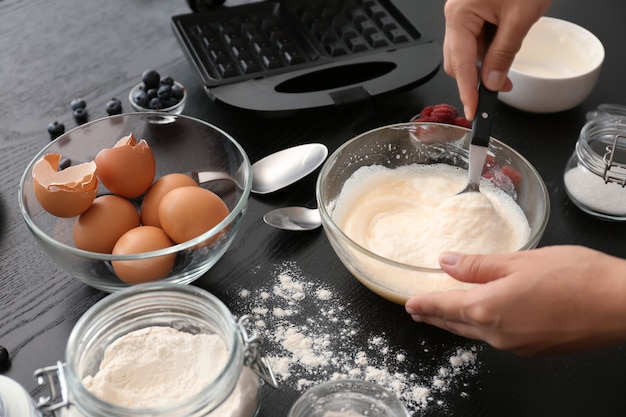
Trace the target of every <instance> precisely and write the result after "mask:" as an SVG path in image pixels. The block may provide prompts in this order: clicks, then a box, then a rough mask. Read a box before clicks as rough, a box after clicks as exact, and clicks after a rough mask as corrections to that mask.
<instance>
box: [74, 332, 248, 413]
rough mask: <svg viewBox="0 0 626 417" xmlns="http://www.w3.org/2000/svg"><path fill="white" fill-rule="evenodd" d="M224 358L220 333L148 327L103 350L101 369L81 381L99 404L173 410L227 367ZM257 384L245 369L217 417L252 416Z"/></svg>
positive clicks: (225, 350) (225, 353) (245, 368)
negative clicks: (188, 331)
mask: <svg viewBox="0 0 626 417" xmlns="http://www.w3.org/2000/svg"><path fill="white" fill-rule="evenodd" d="M228 357H229V349H228V346H227V345H226V343H225V342H224V340H223V339H222V338H221V337H220V336H218V335H214V334H191V333H186V332H182V331H178V330H176V329H173V328H171V327H160V326H153V327H147V328H144V329H140V330H137V331H134V332H131V333H129V334H126V335H124V336H122V337H120V338H119V339H117V340H115V341H114V342H113V343H111V344H110V345H109V346H107V348H106V350H105V353H104V358H103V360H102V362H101V364H100V369H99V371H98V372H97V373H96V374H95V375H93V376H87V377H85V378H84V379H83V385H84V386H85V388H87V390H89V391H90V392H91V393H92V394H94V395H95V396H96V397H98V398H100V399H101V400H103V401H106V402H109V403H111V404H115V405H118V406H121V407H125V408H131V409H145V408H159V407H163V406H171V405H172V404H176V403H180V402H183V401H184V400H185V399H188V398H191V397H192V396H194V395H195V394H197V393H198V392H200V391H201V390H202V389H204V388H205V387H207V386H208V385H209V384H211V383H212V382H213V381H214V380H215V379H216V378H217V377H218V376H219V375H220V373H221V372H222V371H223V370H224V368H225V367H226V366H227V365H228V363H227V362H228ZM258 383H259V382H258V378H257V376H256V375H255V374H254V373H253V372H252V370H250V369H249V368H248V367H243V369H242V373H241V376H240V378H239V382H238V383H237V386H236V387H235V389H234V390H233V392H232V393H231V394H230V396H229V397H228V398H227V399H226V400H225V401H224V402H223V403H222V404H221V405H220V407H218V409H217V410H216V412H217V413H218V414H216V415H228V416H233V417H250V416H252V415H253V414H254V411H255V409H256V403H257V391H258Z"/></svg>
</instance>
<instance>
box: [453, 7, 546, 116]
mask: <svg viewBox="0 0 626 417" xmlns="http://www.w3.org/2000/svg"><path fill="white" fill-rule="evenodd" d="M549 5H550V0H447V1H446V5H445V17H446V32H445V38H444V44H443V57H444V69H445V71H446V73H448V74H449V75H451V76H452V77H453V78H456V80H457V84H458V87H459V94H460V98H461V102H462V103H463V108H464V112H465V117H466V118H467V119H468V120H473V119H474V116H475V112H476V105H477V102H478V91H477V87H478V69H477V66H476V63H477V61H481V58H482V54H483V51H482V45H483V39H482V30H483V26H484V24H485V22H491V23H493V24H494V25H496V26H498V31H497V33H496V36H495V38H494V39H493V42H492V44H491V47H490V48H489V51H488V52H487V55H486V56H485V59H484V63H483V65H482V79H483V82H484V84H485V86H486V87H487V88H488V89H490V90H492V91H509V90H510V89H511V87H512V84H511V81H510V80H509V79H508V77H507V74H508V72H509V68H510V67H511V64H512V63H513V59H514V58H515V54H516V53H517V52H518V51H519V49H520V48H521V46H522V41H523V40H524V37H525V36H526V34H527V33H528V30H529V29H530V28H531V26H532V25H533V24H534V23H535V22H536V21H537V20H538V19H539V18H540V17H541V16H542V15H543V14H544V13H545V11H546V10H547V9H548V6H549Z"/></svg>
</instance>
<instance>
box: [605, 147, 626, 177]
mask: <svg viewBox="0 0 626 417" xmlns="http://www.w3.org/2000/svg"><path fill="white" fill-rule="evenodd" d="M624 141H626V136H622V135H615V136H614V138H613V143H612V144H610V145H607V146H606V148H605V149H606V153H605V154H604V157H603V158H602V159H603V161H604V182H605V183H609V182H614V183H617V184H619V185H621V186H622V187H624V186H626V144H624Z"/></svg>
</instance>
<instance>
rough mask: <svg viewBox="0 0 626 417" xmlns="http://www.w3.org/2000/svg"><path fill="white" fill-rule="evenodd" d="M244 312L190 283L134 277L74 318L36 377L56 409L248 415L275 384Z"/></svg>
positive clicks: (121, 414)
mask: <svg viewBox="0 0 626 417" xmlns="http://www.w3.org/2000/svg"><path fill="white" fill-rule="evenodd" d="M248 325H249V320H248V318H247V317H245V316H244V317H242V318H241V319H240V320H239V321H236V320H235V319H234V317H233V316H232V314H231V312H230V310H229V309H228V308H227V307H226V306H225V305H224V304H223V303H222V302H221V301H220V300H219V299H218V298H217V297H215V296H214V295H212V294H210V293H208V292H206V291H204V290H202V289H199V288H197V287H193V286H181V285H176V284H168V283H152V284H140V285H137V286H133V287H130V288H129V289H126V290H123V291H120V292H117V293H114V294H112V295H109V296H107V297H105V298H104V299H102V300H101V301H99V302H98V303H96V304H95V305H94V306H93V307H92V308H90V309H89V310H88V311H87V312H86V313H85V314H84V315H83V316H82V317H81V318H80V320H79V321H78V322H77V323H76V325H75V326H74V328H73V330H72V332H71V334H70V337H69V340H68V344H67V348H66V362H65V363H58V364H56V365H54V366H51V367H48V368H45V369H40V370H38V371H36V372H35V376H36V377H37V378H38V380H39V381H40V384H42V385H45V386H47V388H48V390H49V392H50V395H49V396H45V398H43V399H42V400H40V401H39V403H38V404H37V408H38V410H39V411H40V412H41V413H42V414H44V415H47V414H54V415H55V416H60V417H100V416H116V417H138V416H148V415H149V416H151V417H166V416H167V417H174V416H176V417H199V416H208V417H217V416H223V415H228V416H233V417H253V416H255V415H256V414H257V413H258V410H259V406H260V401H259V400H260V387H261V385H262V383H263V381H266V382H268V383H269V384H270V385H272V386H276V379H275V378H274V375H273V373H272V371H271V368H270V367H269V363H268V362H267V360H266V359H265V358H264V357H263V356H262V355H261V354H260V349H259V345H260V339H259V338H258V337H257V336H256V335H254V334H251V333H250V332H249V329H248V327H249V326H248Z"/></svg>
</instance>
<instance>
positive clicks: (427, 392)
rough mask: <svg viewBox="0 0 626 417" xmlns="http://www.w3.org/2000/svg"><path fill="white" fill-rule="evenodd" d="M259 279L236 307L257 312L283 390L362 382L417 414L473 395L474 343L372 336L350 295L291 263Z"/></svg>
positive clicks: (243, 291)
mask: <svg viewBox="0 0 626 417" xmlns="http://www.w3.org/2000/svg"><path fill="white" fill-rule="evenodd" d="M260 281H261V280H260ZM262 282H266V284H265V285H263V286H261V287H259V288H256V289H250V288H242V289H240V290H239V297H240V300H241V302H240V303H237V304H236V305H235V306H233V307H232V308H233V311H234V312H236V313H237V314H252V315H253V317H254V324H255V327H256V329H255V330H256V331H257V332H258V333H259V334H260V335H261V336H262V338H263V350H264V352H266V357H267V358H268V360H269V361H270V364H271V366H272V370H273V371H274V373H275V374H276V377H277V378H278V382H279V385H280V387H281V388H284V389H287V388H290V389H293V390H295V391H298V392H302V393H303V392H305V391H306V390H307V389H309V388H311V387H312V386H315V385H318V384H320V383H322V382H326V381H329V380H334V379H346V378H352V379H361V380H365V381H369V382H374V383H377V384H379V385H381V386H383V387H384V388H386V389H388V390H389V391H391V392H392V393H394V394H395V395H396V396H397V397H398V398H399V399H400V401H401V402H402V403H403V404H404V405H405V406H406V407H407V408H408V409H409V410H410V411H411V413H412V415H413V416H415V417H417V416H422V415H426V414H427V413H429V410H430V409H432V408H439V409H444V410H445V409H446V407H447V405H446V397H447V396H448V395H451V396H454V397H461V398H465V397H468V396H469V393H468V392H467V391H466V389H467V388H468V387H469V384H468V383H467V382H465V377H467V376H471V375H473V374H475V373H476V372H477V370H478V367H477V357H476V355H477V347H476V346H475V345H472V346H471V347H463V346H450V349H449V351H448V354H444V355H443V356H440V355H438V354H437V355H435V354H432V353H431V352H430V348H429V344H428V343H427V340H422V341H421V342H419V343H418V344H416V345H415V346H414V348H413V349H412V350H411V352H410V353H409V352H405V351H404V350H402V349H399V348H397V347H395V346H393V342H392V340H391V339H390V338H389V337H388V336H387V334H386V333H385V332H384V331H382V332H379V333H371V334H370V333H367V332H366V330H364V328H366V327H367V326H363V325H362V322H361V320H362V317H359V316H358V315H357V314H356V313H355V312H354V311H353V309H352V306H351V302H350V301H349V300H347V299H346V297H343V296H342V295H340V294H337V293H335V292H334V291H333V290H332V288H330V287H328V286H326V285H323V284H321V283H319V282H315V281H314V280H310V279H306V277H304V276H303V274H302V272H301V271H300V270H299V268H298V267H297V266H296V265H295V264H294V263H293V262H284V263H282V264H280V265H277V269H276V272H275V274H274V276H273V277H272V278H271V279H269V280H267V279H265V278H264V279H263V280H262ZM287 311H288V312H289V314H285V312H287ZM409 360H410V361H412V362H414V364H413V365H414V366H413V368H415V362H417V363H419V365H418V367H419V369H420V372H419V374H417V373H413V372H408V371H407V370H406V368H407V362H408V361H409Z"/></svg>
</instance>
